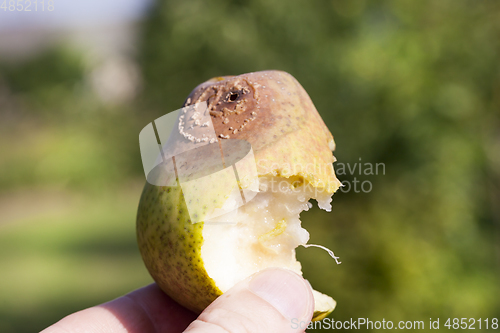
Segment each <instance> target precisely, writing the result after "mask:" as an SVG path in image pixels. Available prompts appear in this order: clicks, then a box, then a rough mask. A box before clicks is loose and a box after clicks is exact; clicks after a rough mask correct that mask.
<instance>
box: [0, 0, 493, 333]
mask: <svg viewBox="0 0 500 333" xmlns="http://www.w3.org/2000/svg"><path fill="white" fill-rule="evenodd" d="M130 2H131V1H126V2H125V3H128V4H129V5H130ZM132 2H133V1H132ZM93 3H94V2H92V1H91V2H90V4H91V5H92V4H93ZM97 4H98V2H95V3H94V5H96V6H97ZM55 6H56V8H55V11H54V12H51V13H49V12H38V13H36V15H37V17H38V18H41V19H40V22H38V23H37V24H39V26H37V25H36V24H33V22H31V19H26V17H27V16H26V15H28V14H27V13H24V12H17V13H11V12H9V10H6V11H4V10H3V9H2V10H0V170H1V173H0V332H5V333H8V332H35V331H38V330H41V329H42V328H44V327H46V326H48V325H50V324H52V323H53V322H55V321H57V320H58V319H60V318H62V317H63V316H65V315H67V314H69V313H71V312H74V311H76V310H79V309H82V308H85V307H88V306H91V305H94V304H97V303H100V302H104V301H106V300H109V299H112V298H115V297H118V296H120V295H122V294H124V293H126V292H129V291H131V290H133V289H136V288H138V287H141V286H143V285H145V284H148V283H150V282H151V281H152V280H151V278H150V277H149V275H148V273H147V271H146V269H145V268H144V266H143V264H142V261H141V259H140V256H139V252H138V249H137V246H136V243H135V214H136V207H137V204H138V200H139V196H140V193H141V188H142V185H143V182H144V174H143V171H142V165H141V160H140V154H139V145H138V134H139V131H140V130H141V129H142V127H143V126H145V125H146V124H147V123H149V122H150V121H151V120H153V119H155V118H157V117H159V116H161V115H163V114H165V113H167V112H169V111H172V110H175V109H177V108H179V107H180V106H181V105H182V103H183V101H184V99H185V97H186V96H187V95H188V94H189V92H190V91H191V90H192V89H193V88H194V87H195V86H196V85H197V84H199V83H201V82H203V81H205V80H206V79H208V78H210V77H213V76H220V75H233V74H241V73H245V72H251V71H258V70H265V69H280V70H284V71H287V72H289V73H291V74H292V75H293V76H295V78H297V80H298V81H299V82H300V83H301V84H302V85H303V86H304V88H305V89H306V91H308V93H309V94H310V96H311V98H312V100H313V102H314V103H315V105H316V107H317V109H318V110H319V112H320V113H321V115H322V117H323V119H324V120H325V122H326V124H327V125H328V127H329V128H330V130H331V132H332V133H333V135H334V137H335V140H336V143H337V150H336V152H335V155H336V157H337V159H338V162H337V163H343V164H345V165H347V164H348V163H349V164H350V165H354V163H359V162H360V161H361V162H362V163H384V164H385V174H378V175H365V174H363V173H361V174H360V173H359V172H356V173H354V174H351V173H349V172H346V173H347V174H343V175H339V178H340V179H341V180H343V181H349V182H353V181H354V178H356V180H357V181H361V182H363V181H369V182H370V183H371V184H372V190H371V191H370V192H369V193H364V192H359V193H355V191H353V190H351V191H344V192H342V191H339V192H338V193H336V194H335V195H334V201H333V211H332V212H331V213H326V212H324V211H320V210H318V209H313V210H312V211H309V212H307V213H304V214H303V215H302V220H303V226H304V227H305V228H307V229H308V230H309V231H310V234H311V243H315V244H322V245H325V246H327V247H329V248H331V249H333V250H334V251H335V253H336V254H337V255H338V256H340V258H341V260H342V264H341V265H336V264H335V262H334V261H333V260H332V259H331V258H330V257H329V256H328V255H327V254H326V253H325V252H322V251H321V250H318V249H304V248H300V249H298V251H297V252H298V257H299V259H300V260H301V261H302V263H303V271H304V276H305V277H306V278H307V279H309V280H310V281H311V283H312V285H314V286H315V287H316V289H318V290H320V291H322V292H325V293H327V294H329V295H332V296H333V297H334V298H335V299H336V300H337V302H338V306H337V309H336V310H335V311H334V313H333V314H332V315H331V316H330V317H332V318H334V319H336V320H349V319H350V318H358V317H364V318H369V319H370V320H373V321H375V320H382V319H384V318H385V319H386V320H392V321H394V322H397V321H399V320H404V321H407V320H409V321H413V320H424V321H425V323H426V325H427V323H428V320H429V318H433V319H435V318H441V327H443V326H442V324H443V320H445V319H446V318H450V317H451V318H454V317H458V318H462V317H463V318H494V317H496V318H500V297H499V295H500V2H499V1H497V0H474V1H472V0H470V1H469V0H439V1H437V0H434V1H430V0H373V1H370V0H331V1H323V0H321V1H320V0H308V1H306V0H287V1H285V0H281V1H278V0H247V1H239V0H233V1H223V0H214V1H201V0H191V1H170V0H158V1H157V2H155V3H152V4H150V6H149V7H147V8H142V9H140V10H139V9H137V8H135V7H133V6H131V8H132V9H131V12H134V11H137V13H135V14H134V13H132V14H130V13H128V14H127V13H126V14H124V15H123V17H121V19H119V18H116V17H113V20H110V19H107V18H106V17H105V18H102V13H100V14H99V15H97V14H96V12H93V11H88V12H84V13H83V14H82V15H83V16H84V15H87V19H88V20H87V21H85V20H82V21H78V22H77V24H75V25H71V24H70V23H68V22H63V23H61V24H60V25H53V24H52V23H51V24H52V25H51V24H48V25H47V22H45V21H51V20H52V19H51V16H50V15H59V16H57V17H56V16H54V18H55V19H54V20H56V19H57V18H59V19H61V20H63V21H64V19H65V18H66V19H67V21H71V15H70V14H71V8H70V7H71V6H73V5H71V4H65V5H63V4H61V5H60V6H61V7H60V8H58V7H57V6H58V4H57V3H56V4H55ZM64 6H66V7H64ZM68 6H69V7H68ZM75 6H76V5H75ZM59 9H60V10H59ZM58 10H59V12H58ZM64 10H68V12H67V13H69V14H65V11H64ZM98 10H99V8H97V9H96V11H98ZM113 13H115V14H116V12H113ZM73 14H74V12H73ZM9 15H10V16H9ZM13 15H17V16H13ZM23 15H25V16H23ZM30 15H35V14H33V13H31V14H30ZM44 15H45V16H44ZM65 15H66V16H65ZM97 16H99V20H97V19H96V20H93V18H95V17H97ZM12 17H15V18H16V19H15V20H18V19H19V18H24V21H22V20H21V23H16V24H11V25H10V26H9V25H7V24H4V25H3V27H2V20H3V23H5V22H11V23H12V22H13V21H14V19H13V18H12ZM78 17H80V16H78ZM44 20H45V21H44ZM44 22H45V23H44ZM51 22H52V21H51ZM426 327H427V326H426ZM483 331H485V330H483Z"/></svg>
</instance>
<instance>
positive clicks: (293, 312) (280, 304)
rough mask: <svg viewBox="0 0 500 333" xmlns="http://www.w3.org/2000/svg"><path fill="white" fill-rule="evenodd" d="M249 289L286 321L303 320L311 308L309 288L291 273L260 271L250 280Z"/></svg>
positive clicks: (282, 270)
mask: <svg viewBox="0 0 500 333" xmlns="http://www.w3.org/2000/svg"><path fill="white" fill-rule="evenodd" d="M249 288H250V290H251V291H252V292H253V293H254V294H256V295H258V296H259V297H261V298H262V299H264V300H265V301H267V302H268V303H269V304H271V305H272V306H273V307H275V308H276V309H277V310H278V311H279V312H281V314H282V315H283V316H285V317H286V318H288V319H293V318H297V319H301V318H303V317H304V316H305V315H306V313H307V311H308V309H309V307H310V306H311V305H310V304H311V298H312V297H311V291H310V287H309V286H308V285H307V284H306V282H305V281H304V279H303V278H302V277H300V276H298V275H297V274H295V273H293V272H291V271H287V270H284V269H268V270H265V271H262V272H260V273H258V274H257V275H255V276H254V277H253V278H252V280H251V281H250V284H249Z"/></svg>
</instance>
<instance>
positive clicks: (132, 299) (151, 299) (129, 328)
mask: <svg viewBox="0 0 500 333" xmlns="http://www.w3.org/2000/svg"><path fill="white" fill-rule="evenodd" d="M195 318H196V315H195V314H194V313H193V312H191V311H189V310H187V309H185V308H183V307H181V306H180V305H179V304H177V303H176V302H175V301H173V300H172V299H171V298H170V297H168V296H167V295H166V294H165V293H163V292H162V291H161V290H160V288H159V287H158V286H157V285H156V284H151V285H149V286H147V287H144V288H141V289H138V290H136V291H133V292H131V293H130V294H127V295H125V296H122V297H120V298H117V299H115V300H113V301H111V302H108V303H105V304H101V305H98V306H95V307H92V308H88V309H85V310H82V311H79V312H76V313H73V314H71V315H69V316H67V317H65V318H63V319H61V320H60V321H59V322H57V323H55V324H54V325H52V326H50V327H48V328H47V329H45V330H44V331H42V332H41V333H63V332H64V333H68V332H71V333H79V332H86V333H102V332H113V333H122V332H123V333H139V332H140V333H156V332H172V333H177V332H182V331H183V330H184V329H185V328H186V327H187V326H188V325H189V323H191V322H192V321H193V320H194V319H195Z"/></svg>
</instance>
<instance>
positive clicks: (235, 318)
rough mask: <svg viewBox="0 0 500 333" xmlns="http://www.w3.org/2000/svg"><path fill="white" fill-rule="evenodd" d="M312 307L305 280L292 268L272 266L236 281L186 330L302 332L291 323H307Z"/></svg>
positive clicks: (193, 332) (197, 332)
mask: <svg viewBox="0 0 500 333" xmlns="http://www.w3.org/2000/svg"><path fill="white" fill-rule="evenodd" d="M313 311H314V299H313V295H312V290H311V287H310V285H309V284H308V282H307V281H306V280H304V279H303V278H302V277H300V276H299V275H297V274H295V273H293V272H291V271H288V270H284V269H278V268H272V269H267V270H264V271H262V272H260V273H257V274H255V275H253V276H251V277H250V278H248V279H246V280H244V281H242V282H240V283H238V284H237V285H236V286H234V287H233V288H231V289H230V290H229V291H227V292H226V293H224V294H223V295H222V296H220V297H219V298H217V299H216V300H215V301H214V302H213V303H212V304H211V305H210V306H209V307H208V308H206V309H205V311H203V313H202V314H201V315H200V316H199V317H198V318H197V319H196V320H195V321H194V322H193V323H192V324H191V325H189V327H188V328H187V330H186V332H189V333H201V332H203V333H234V332H256V333H257V332H258V333H266V332H273V333H280V332H303V331H304V329H303V328H302V329H300V328H299V327H298V326H299V325H296V324H295V325H293V323H294V322H295V323H299V322H304V323H309V321H310V320H311V318H312V314H313ZM303 327H304V326H303Z"/></svg>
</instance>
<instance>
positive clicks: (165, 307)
mask: <svg viewBox="0 0 500 333" xmlns="http://www.w3.org/2000/svg"><path fill="white" fill-rule="evenodd" d="M313 310H314V299H313V296H312V289H311V287H310V285H309V283H307V282H306V280H304V279H303V278H302V277H300V276H298V275H297V274H295V273H293V272H291V271H287V270H284V269H278V268H271V269H267V270H264V271H262V272H259V273H257V274H255V275H253V276H251V277H249V278H247V279H245V280H243V281H241V282H240V283H238V284H237V285H235V286H234V287H233V288H231V289H230V290H228V291H227V292H226V293H224V294H223V295H222V296H220V297H219V298H217V299H216V300H215V301H214V302H213V303H212V304H210V306H208V307H207V308H206V309H205V310H204V311H203V312H202V313H201V314H200V315H199V316H198V317H197V316H196V314H194V313H193V312H191V311H189V310H187V309H185V308H183V307H182V306H180V305H179V304H177V303H176V302H175V301H174V300H172V299H171V298H170V297H168V296H167V295H166V294H164V293H163V292H162V291H161V290H160V288H158V286H157V285H156V284H151V285H149V286H147V287H144V288H141V289H138V290H136V291H133V292H131V293H130V294H127V295H125V296H122V297H120V298H117V299H115V300H113V301H111V302H108V303H104V304H101V305H98V306H95V307H92V308H88V309H85V310H82V311H79V312H76V313H73V314H71V315H69V316H67V317H65V318H63V319H62V320H60V321H59V322H57V323H55V324H54V325H52V326H50V327H48V328H46V329H45V330H43V331H42V332H41V333H79V332H86V333H104V332H113V333H148V332H150V333H156V332H169V333H178V332H189V333H200V332H204V333H219V332H220V333H233V332H258V333H266V332H273V333H274V332H290V333H292V332H293V333H296V332H303V331H304V330H301V329H300V328H297V329H294V327H296V326H297V325H292V319H295V320H296V321H295V320H294V322H295V323H297V322H301V321H303V322H305V323H308V322H309V321H310V320H311V318H312V315H313Z"/></svg>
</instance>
